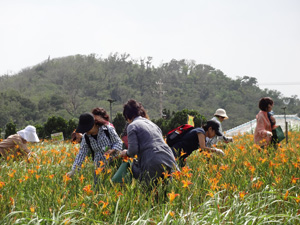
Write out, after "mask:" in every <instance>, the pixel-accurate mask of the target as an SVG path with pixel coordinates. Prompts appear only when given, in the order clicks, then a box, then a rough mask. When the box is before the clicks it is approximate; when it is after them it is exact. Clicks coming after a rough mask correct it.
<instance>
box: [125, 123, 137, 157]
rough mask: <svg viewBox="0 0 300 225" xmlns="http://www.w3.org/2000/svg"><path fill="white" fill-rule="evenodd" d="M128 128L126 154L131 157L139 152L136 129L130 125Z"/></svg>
mask: <svg viewBox="0 0 300 225" xmlns="http://www.w3.org/2000/svg"><path fill="white" fill-rule="evenodd" d="M129 128H130V129H129V130H128V147H129V148H128V151H127V155H128V156H130V157H133V156H135V155H137V154H138V152H139V142H138V138H137V135H136V131H135V130H134V128H133V127H132V126H130V127H129Z"/></svg>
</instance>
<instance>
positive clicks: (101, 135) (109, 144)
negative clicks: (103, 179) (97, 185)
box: [72, 125, 123, 170]
mask: <svg viewBox="0 0 300 225" xmlns="http://www.w3.org/2000/svg"><path fill="white" fill-rule="evenodd" d="M105 127H107V129H108V133H109V137H107V136H106V134H105V132H104V129H105ZM84 135H88V134H84ZM88 137H89V140H90V143H91V147H92V149H93V151H94V154H95V155H94V163H95V165H96V166H97V167H99V165H100V161H102V162H103V163H106V161H107V160H106V158H105V157H104V152H105V150H106V148H109V149H115V150H118V151H121V150H122V144H123V143H122V140H121V139H120V137H119V136H118V134H117V132H116V130H115V129H114V128H113V127H112V126H110V125H107V126H101V127H99V131H98V134H97V140H96V139H95V138H93V137H92V136H91V135H88ZM88 151H89V146H88V144H87V143H86V140H85V138H84V137H83V138H82V141H81V144H80V150H79V153H78V154H77V156H76V159H75V161H74V163H73V166H72V170H75V169H76V168H77V169H78V170H80V168H81V164H82V162H83V161H84V159H85V157H86V156H87V153H88Z"/></svg>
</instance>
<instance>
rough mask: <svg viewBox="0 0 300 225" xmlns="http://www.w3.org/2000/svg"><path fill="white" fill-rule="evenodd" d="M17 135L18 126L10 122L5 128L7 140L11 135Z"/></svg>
mask: <svg viewBox="0 0 300 225" xmlns="http://www.w3.org/2000/svg"><path fill="white" fill-rule="evenodd" d="M16 133H17V126H16V124H15V123H14V122H9V123H8V124H6V126H5V138H7V137H8V136H9V135H12V134H16Z"/></svg>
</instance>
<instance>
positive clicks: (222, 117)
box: [214, 109, 229, 122]
mask: <svg viewBox="0 0 300 225" xmlns="http://www.w3.org/2000/svg"><path fill="white" fill-rule="evenodd" d="M214 116H216V117H218V118H219V120H220V121H221V122H223V120H226V119H228V118H229V117H228V116H227V114H226V111H225V109H217V110H216V112H215V114H214Z"/></svg>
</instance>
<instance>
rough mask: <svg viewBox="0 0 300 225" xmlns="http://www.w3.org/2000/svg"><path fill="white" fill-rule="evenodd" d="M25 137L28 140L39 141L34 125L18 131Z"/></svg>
mask: <svg viewBox="0 0 300 225" xmlns="http://www.w3.org/2000/svg"><path fill="white" fill-rule="evenodd" d="M17 134H19V135H20V136H21V137H22V138H23V139H25V140H26V141H28V142H39V141H40V140H39V138H38V136H37V134H36V129H35V127H34V126H31V125H29V126H27V127H25V129H24V130H20V131H18V132H17Z"/></svg>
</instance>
